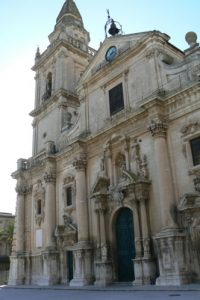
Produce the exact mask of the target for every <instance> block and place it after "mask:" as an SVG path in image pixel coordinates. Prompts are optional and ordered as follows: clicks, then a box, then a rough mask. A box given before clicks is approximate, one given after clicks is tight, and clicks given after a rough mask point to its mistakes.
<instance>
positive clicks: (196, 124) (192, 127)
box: [181, 121, 200, 137]
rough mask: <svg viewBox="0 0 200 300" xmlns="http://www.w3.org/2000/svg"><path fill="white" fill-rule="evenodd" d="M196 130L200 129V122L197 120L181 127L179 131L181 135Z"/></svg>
mask: <svg viewBox="0 0 200 300" xmlns="http://www.w3.org/2000/svg"><path fill="white" fill-rule="evenodd" d="M197 131H200V122H198V121H193V122H191V123H190V124H188V125H186V126H184V127H183V128H182V129H181V133H182V134H183V137H185V136H187V135H190V134H194V133H196V132H197Z"/></svg>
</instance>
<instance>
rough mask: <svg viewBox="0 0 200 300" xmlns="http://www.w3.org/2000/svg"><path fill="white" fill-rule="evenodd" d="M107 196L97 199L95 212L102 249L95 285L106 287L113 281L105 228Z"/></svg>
mask: <svg viewBox="0 0 200 300" xmlns="http://www.w3.org/2000/svg"><path fill="white" fill-rule="evenodd" d="M105 200H106V199H105V195H103V194H102V195H99V196H97V197H96V198H95V211H96V212H97V217H98V219H97V227H98V228H99V237H98V240H99V242H100V249H97V251H98V256H97V257H96V261H95V269H96V272H95V274H96V280H95V285H97V286H106V285H108V284H110V283H111V282H112V280H113V273H112V262H111V261H110V260H109V259H108V245H107V240H106V227H105V212H106V207H105Z"/></svg>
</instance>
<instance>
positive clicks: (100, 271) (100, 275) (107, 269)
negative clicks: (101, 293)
mask: <svg viewBox="0 0 200 300" xmlns="http://www.w3.org/2000/svg"><path fill="white" fill-rule="evenodd" d="M95 266H96V281H95V283H94V284H95V285H96V286H101V287H105V286H107V285H109V284H110V283H112V282H113V272H112V269H113V267H112V262H110V261H107V262H102V261H96V262H95Z"/></svg>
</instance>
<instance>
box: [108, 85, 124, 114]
mask: <svg viewBox="0 0 200 300" xmlns="http://www.w3.org/2000/svg"><path fill="white" fill-rule="evenodd" d="M109 104H110V115H111V116H112V115H114V114H116V113H117V112H119V111H120V110H123V109H124V96H123V87H122V83H120V84H118V85H117V86H115V87H114V88H112V89H111V90H110V91H109Z"/></svg>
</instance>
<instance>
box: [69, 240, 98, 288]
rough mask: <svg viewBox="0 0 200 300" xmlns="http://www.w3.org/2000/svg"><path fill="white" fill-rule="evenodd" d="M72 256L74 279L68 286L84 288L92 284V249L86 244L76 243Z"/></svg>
mask: <svg viewBox="0 0 200 300" xmlns="http://www.w3.org/2000/svg"><path fill="white" fill-rule="evenodd" d="M73 254H74V277H73V279H72V280H71V281H70V284H69V285H70V286H85V285H90V284H92V283H93V281H94V279H93V277H94V276H93V268H92V248H91V246H90V245H89V244H87V243H83V242H81V243H78V244H77V245H76V249H74V250H73Z"/></svg>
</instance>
